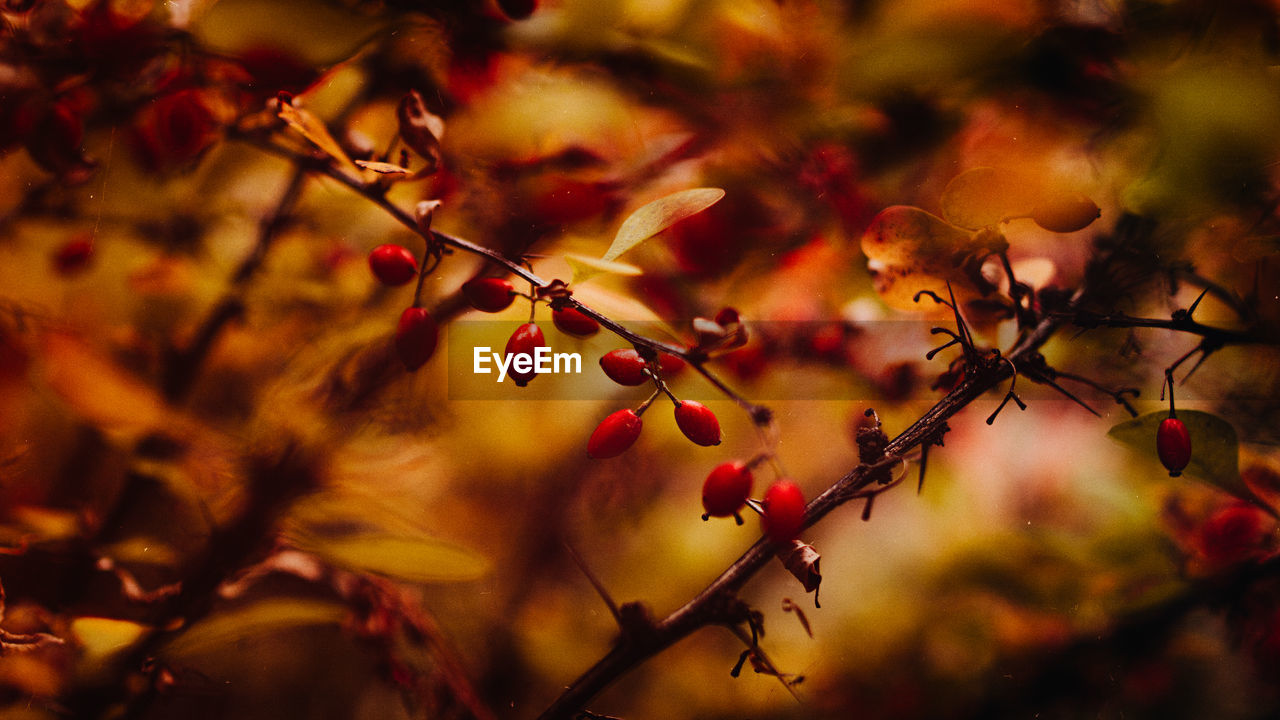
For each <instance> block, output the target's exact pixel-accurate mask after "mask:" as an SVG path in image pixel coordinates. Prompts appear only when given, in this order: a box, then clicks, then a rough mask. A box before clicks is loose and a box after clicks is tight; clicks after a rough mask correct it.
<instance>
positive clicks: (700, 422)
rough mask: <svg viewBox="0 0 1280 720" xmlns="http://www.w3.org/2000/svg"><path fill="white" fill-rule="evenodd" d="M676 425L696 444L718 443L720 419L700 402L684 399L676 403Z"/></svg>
mask: <svg viewBox="0 0 1280 720" xmlns="http://www.w3.org/2000/svg"><path fill="white" fill-rule="evenodd" d="M676 425H678V426H679V427H680V432H682V433H684V436H685V437H687V438H689V439H690V440H692V441H694V442H695V443H697V444H698V445H703V446H707V445H719V444H720V421H719V420H717V419H716V414H715V413H713V412H711V409H710V408H708V407H707V406H706V405H703V404H702V403H700V402H694V401H693V400H684V401H682V402H679V403H677V404H676Z"/></svg>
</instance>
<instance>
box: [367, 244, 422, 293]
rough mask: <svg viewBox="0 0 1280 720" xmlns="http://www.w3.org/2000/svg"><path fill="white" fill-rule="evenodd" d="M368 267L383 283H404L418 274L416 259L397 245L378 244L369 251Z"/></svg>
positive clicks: (394, 284)
mask: <svg viewBox="0 0 1280 720" xmlns="http://www.w3.org/2000/svg"><path fill="white" fill-rule="evenodd" d="M369 269H370V270H372V271H373V276H374V277H376V278H378V282H380V283H382V284H383V285H391V286H393V287H394V286H396V285H404V284H405V283H407V282H409V281H410V280H412V279H414V278H415V277H417V275H418V259H417V258H415V257H414V256H413V253H411V252H409V250H408V249H407V248H403V247H401V246H399V245H379V246H378V247H376V248H374V249H373V251H372V252H370V253H369Z"/></svg>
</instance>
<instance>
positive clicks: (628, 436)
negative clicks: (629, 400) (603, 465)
mask: <svg viewBox="0 0 1280 720" xmlns="http://www.w3.org/2000/svg"><path fill="white" fill-rule="evenodd" d="M641 424H642V421H641V420H640V416H639V415H636V413H635V411H634V410H619V411H618V412H616V413H613V414H612V415H610V416H609V417H607V418H605V419H604V420H602V421H600V424H599V425H597V426H596V429H595V432H592V433H591V439H590V440H587V455H589V456H590V457H593V458H598V459H604V458H611V457H616V456H618V455H621V454H622V453H624V452H626V450H627V448H629V447H631V446H632V444H634V443H635V441H636V438H638V437H640V427H641Z"/></svg>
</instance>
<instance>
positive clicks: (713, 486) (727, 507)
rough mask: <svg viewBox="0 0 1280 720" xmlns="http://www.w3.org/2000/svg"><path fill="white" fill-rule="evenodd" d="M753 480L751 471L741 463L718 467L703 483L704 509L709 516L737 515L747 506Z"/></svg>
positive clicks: (729, 463) (723, 464) (724, 464)
mask: <svg viewBox="0 0 1280 720" xmlns="http://www.w3.org/2000/svg"><path fill="white" fill-rule="evenodd" d="M753 479H754V478H753V477H752V476H751V469H750V468H748V467H747V466H746V465H744V464H742V463H740V462H727V463H721V464H719V465H717V466H716V467H715V469H714V470H712V471H711V474H710V475H708V476H707V480H706V482H704V483H702V507H703V509H704V510H706V511H707V515H710V516H712V517H729V516H731V515H737V514H738V511H739V510H741V509H742V506H743V505H746V504H747V496H748V495H750V494H751V484H752V481H753ZM704 517H706V516H704Z"/></svg>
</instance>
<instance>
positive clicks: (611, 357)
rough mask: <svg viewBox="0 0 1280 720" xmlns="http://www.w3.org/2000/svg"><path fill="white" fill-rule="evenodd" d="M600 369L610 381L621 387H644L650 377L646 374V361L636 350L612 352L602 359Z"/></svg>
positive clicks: (628, 349) (627, 349)
mask: <svg viewBox="0 0 1280 720" xmlns="http://www.w3.org/2000/svg"><path fill="white" fill-rule="evenodd" d="M600 368H601V369H602V370H604V374H605V375H608V376H609V379H610V380H612V381H614V382H616V383H618V384H619V385H627V386H635V385H643V384H644V383H645V382H646V381H648V379H649V376H648V375H646V374H645V372H644V368H645V361H644V358H642V357H640V353H638V352H636V350H635V349H634V348H626V349H624V350H612V351H610V352H607V353H605V354H604V357H602V358H600Z"/></svg>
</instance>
